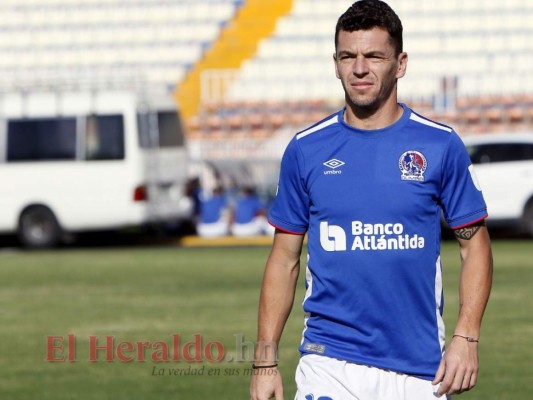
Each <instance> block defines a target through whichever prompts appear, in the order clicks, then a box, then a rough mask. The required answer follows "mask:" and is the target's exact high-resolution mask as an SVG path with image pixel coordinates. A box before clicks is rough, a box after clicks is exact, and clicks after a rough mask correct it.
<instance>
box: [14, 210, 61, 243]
mask: <svg viewBox="0 0 533 400" xmlns="http://www.w3.org/2000/svg"><path fill="white" fill-rule="evenodd" d="M18 236H19V240H20V242H21V243H22V244H23V245H24V246H25V247H29V248H46V247H53V246H55V245H57V244H58V243H59V240H60V238H61V227H60V226H59V223H58V222H57V219H56V217H55V215H54V213H53V212H52V211H51V210H50V209H49V208H47V207H45V206H32V207H29V208H27V209H26V210H24V212H23V213H22V215H21V216H20V219H19V231H18Z"/></svg>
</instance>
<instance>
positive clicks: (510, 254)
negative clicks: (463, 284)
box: [0, 241, 533, 400]
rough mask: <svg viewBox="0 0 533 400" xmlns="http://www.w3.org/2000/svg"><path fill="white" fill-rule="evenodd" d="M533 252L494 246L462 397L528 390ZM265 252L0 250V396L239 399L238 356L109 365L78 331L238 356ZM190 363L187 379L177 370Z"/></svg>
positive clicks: (450, 312) (449, 264) (451, 295)
mask: <svg viewBox="0 0 533 400" xmlns="http://www.w3.org/2000/svg"><path fill="white" fill-rule="evenodd" d="M532 248H533V243H532V242H531V241H512V242H511V241H508V242H506V241H500V242H495V243H494V253H495V264H496V270H495V279H494V289H493V293H492V299H491V302H490V305H489V307H488V310H487V314H486V318H485V323H484V329H483V334H482V339H481V344H480V352H481V371H480V379H479V386H478V387H477V388H476V389H475V390H474V391H472V392H470V393H467V394H464V395H462V396H461V398H462V399H465V400H466V399H491V400H496V399H505V400H510V399H528V398H529V397H530V393H531V384H530V377H531V375H533V374H532V372H533V371H532V369H531V366H530V364H531V360H532V359H533V351H532V349H531V346H530V344H531V339H532V337H533V324H532V321H531V308H532V307H531V306H532V302H533V300H532V298H531V295H530V293H531V282H532V277H533V251H532ZM267 254H268V249H267V248H222V249H179V248H131V249H116V250H112V249H103V250H98V249H95V250H61V251H49V252H27V253H24V252H9V251H3V252H0V316H1V319H0V321H1V325H0V370H1V371H2V373H1V378H0V398H1V399H16V400H23V399H28V400H30V399H31V400H35V399H42V400H47V399H54V400H57V399H98V400H104V399H114V400H119V399H158V400H164V399H180V400H181V399H185V400H189V399H202V400H204V399H215V398H216V399H246V398H247V393H248V382H249V376H247V375H249V373H250V370H249V364H248V363H247V362H235V361H232V362H227V361H224V362H218V363H214V362H210V361H209V360H204V362H194V363H191V362H185V361H184V360H183V356H184V355H183V354H181V355H180V356H181V360H180V361H179V362H168V363H154V362H153V361H152V360H151V359H150V357H151V355H152V352H153V350H148V351H146V352H145V356H146V358H147V361H145V362H139V361H133V362H129V363H127V362H121V361H120V360H119V359H118V358H117V356H116V354H115V361H114V362H106V361H105V354H104V352H103V351H100V352H99V354H98V361H97V362H90V361H89V353H88V348H89V344H88V343H89V339H88V338H89V336H91V335H93V336H97V337H98V340H99V343H98V344H99V345H102V344H103V342H104V341H105V337H106V336H113V337H114V341H115V347H116V345H117V344H118V343H119V342H122V341H127V342H137V341H142V342H145V341H149V342H150V343H154V342H156V341H164V342H166V343H167V344H170V343H171V342H172V335H174V334H179V336H180V339H181V341H182V342H181V346H180V348H181V349H183V345H184V344H185V343H186V342H191V341H193V340H194V335H195V334H200V335H201V336H202V340H203V342H202V348H205V347H208V345H209V346H212V347H213V346H214V344H213V343H212V342H220V343H222V344H223V346H224V349H225V352H226V356H230V357H233V358H235V357H240V358H241V359H246V358H248V357H247V356H248V355H247V354H246V351H247V349H250V348H251V342H252V341H253V340H254V339H255V333H256V318H257V317H256V313H257V300H258V294H259V286H260V281H261V277H262V272H263V265H264V262H265V259H266V257H267ZM443 260H444V263H445V269H444V275H445V276H444V279H445V281H444V283H445V290H446V291H447V296H446V301H447V305H446V311H445V314H446V315H445V316H446V318H445V319H446V322H447V324H448V327H449V328H448V333H450V331H451V326H452V323H453V320H454V318H455V315H456V313H457V295H456V293H457V289H456V288H457V277H458V268H459V264H458V253H457V247H456V245H455V243H453V242H446V243H445V244H444V246H443ZM301 278H302V279H303V274H301ZM302 296H303V284H301V285H300V286H299V289H298V293H297V301H296V305H295V308H294V310H293V313H292V315H291V318H290V320H289V322H288V325H287V327H286V331H285V334H284V338H283V343H282V348H281V370H282V372H283V375H284V381H285V390H286V394H287V396H286V398H289V399H290V398H292V397H293V393H294V383H293V378H292V376H293V370H294V367H295V365H296V362H297V358H298V354H297V345H298V342H299V340H300V333H301V328H302V313H301V309H300V302H301V299H302ZM68 334H75V335H76V354H75V356H76V362H72V363H70V362H47V361H46V356H47V354H46V337H47V336H54V335H62V336H66V335H68ZM210 342H211V343H210ZM240 343H242V345H241V344H240ZM213 348H214V347H213ZM241 349H242V354H239V351H240V350H241ZM125 354H126V355H130V356H131V355H132V354H133V353H132V352H129V353H128V352H125ZM60 355H61V353H60V352H59V351H57V352H55V353H54V356H56V357H59V356H60ZM191 355H194V352H192V354H191ZM216 355H217V353H216V352H213V354H211V357H212V358H216ZM191 371H192V372H195V373H196V374H197V375H187V376H184V375H183V374H184V373H187V372H191ZM159 374H161V375H159ZM174 374H182V375H174ZM198 374H201V375H198Z"/></svg>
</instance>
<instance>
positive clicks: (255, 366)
mask: <svg viewBox="0 0 533 400" xmlns="http://www.w3.org/2000/svg"><path fill="white" fill-rule="evenodd" d="M277 366H278V363H275V364H271V365H255V364H252V369H263V368H276V367H277Z"/></svg>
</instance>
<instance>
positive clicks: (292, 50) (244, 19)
mask: <svg viewBox="0 0 533 400" xmlns="http://www.w3.org/2000/svg"><path fill="white" fill-rule="evenodd" d="M389 2H390V4H391V6H392V7H393V8H394V9H395V10H396V11H397V12H398V14H399V15H400V17H401V19H402V21H403V23H404V47H405V50H406V51H407V52H408V54H409V64H408V72H407V75H406V76H405V77H404V78H403V79H402V80H401V81H400V84H399V91H400V98H401V99H402V101H405V102H406V103H408V104H410V105H413V106H414V107H416V108H417V110H418V111H420V112H421V113H423V114H425V115H427V116H428V117H432V118H435V119H438V120H439V121H443V122H445V123H449V124H451V125H452V126H454V127H455V128H456V129H457V130H458V131H459V132H460V133H489V132H497V131H514V130H529V131H532V130H533V69H532V68H531V65H533V41H531V37H533V25H532V24H531V21H533V1H531V0H527V1H524V0H506V1H500V0H480V1H475V2H473V1H463V0H447V1H442V2H421V1H416V0H389ZM350 4H351V0H269V1H268V5H266V2H265V1H264V0H68V1H67V0H2V1H1V2H0V15H1V16H2V18H1V19H0V51H2V55H3V56H2V57H0V88H2V87H6V86H8V87H13V86H15V87H16V85H17V82H21V83H23V82H24V81H26V80H28V79H29V77H31V81H36V80H37V81H39V80H40V81H42V82H47V81H51V80H54V79H57V78H58V77H59V78H62V79H74V80H75V79H77V78H78V77H79V76H80V75H84V76H87V75H89V76H91V75H98V76H105V75H106V74H110V75H113V76H118V75H123V76H138V77H141V78H142V79H144V80H146V81H147V82H150V83H152V84H154V85H159V86H161V87H163V88H165V90H167V91H173V90H175V94H176V99H177V104H178V106H179V107H180V108H181V111H182V113H183V114H184V115H185V117H186V118H187V120H186V122H187V128H188V136H189V142H190V145H191V149H190V152H191V157H192V158H193V160H201V161H205V160H221V159H235V160H253V163H254V164H257V165H259V164H268V163H275V164H277V163H278V160H279V156H280V152H281V150H282V149H283V148H284V146H285V144H286V142H287V141H288V139H289V138H290V137H291V136H292V135H293V134H294V132H296V131H297V130H299V129H302V128H303V127H305V126H306V125H308V124H310V123H313V122H315V121H317V120H318V119H320V118H321V117H323V116H325V115H328V114H329V113H331V112H333V111H334V110H336V109H338V107H340V105H341V104H342V97H341V96H342V90H341V89H340V84H339V82H338V80H337V79H336V78H335V75H334V69H333V64H332V54H333V51H334V43H333V33H334V26H335V22H336V19H337V17H338V15H339V14H340V13H342V12H343V11H344V10H345V9H346V8H347V7H348V6H349V5H350ZM254 168H255V167H254ZM269 168H270V167H269ZM268 175H271V176H274V177H275V175H276V174H275V172H272V171H271V170H269V172H268ZM273 179H275V178H273Z"/></svg>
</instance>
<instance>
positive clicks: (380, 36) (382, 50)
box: [333, 28, 407, 110]
mask: <svg viewBox="0 0 533 400" xmlns="http://www.w3.org/2000/svg"><path fill="white" fill-rule="evenodd" d="M333 57H334V60H335V72H336V75H337V78H339V79H340V80H341V82H342V86H343V88H344V92H345V95H346V102H347V103H348V105H351V106H355V107H357V108H364V109H368V110H372V109H377V108H379V107H380V106H382V105H383V104H384V103H385V102H386V101H387V100H389V99H391V95H393V96H394V102H396V91H395V89H396V80H397V79H398V78H401V77H402V76H403V75H404V74H405V68H406V66H407V54H406V53H401V54H400V55H398V56H395V54H394V47H393V46H392V44H391V42H390V40H389V33H388V32H387V31H386V30H385V29H381V28H373V29H370V30H359V31H354V32H347V31H343V30H341V31H340V32H339V36H338V41H337V52H336V54H335V55H334V56H333Z"/></svg>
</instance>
